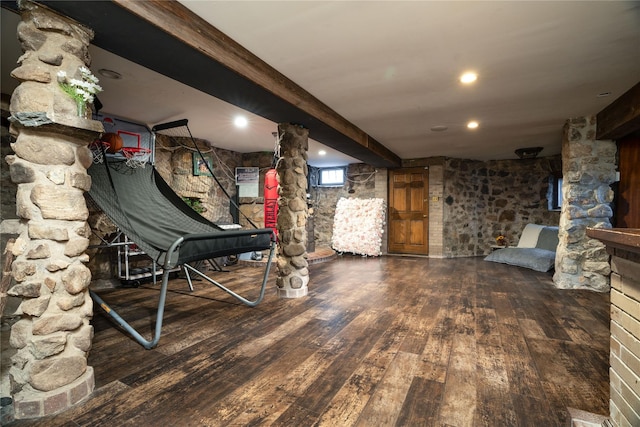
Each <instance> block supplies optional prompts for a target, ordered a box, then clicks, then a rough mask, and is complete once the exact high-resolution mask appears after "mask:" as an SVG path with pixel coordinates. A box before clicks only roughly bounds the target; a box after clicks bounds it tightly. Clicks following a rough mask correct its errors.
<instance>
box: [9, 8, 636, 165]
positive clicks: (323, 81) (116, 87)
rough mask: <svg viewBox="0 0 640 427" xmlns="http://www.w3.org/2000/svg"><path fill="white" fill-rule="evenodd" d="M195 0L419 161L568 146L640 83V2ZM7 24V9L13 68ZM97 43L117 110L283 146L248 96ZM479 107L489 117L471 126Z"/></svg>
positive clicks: (217, 140) (225, 137)
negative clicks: (241, 106)
mask: <svg viewBox="0 0 640 427" xmlns="http://www.w3.org/2000/svg"><path fill="white" fill-rule="evenodd" d="M181 3H182V4H184V5H185V6H187V7H188V8H190V9H191V10H192V11H194V12H195V13H197V14H198V15H200V16H201V17H203V18H204V19H206V20H207V21H208V22H209V23H211V24H212V25H213V26H215V27H217V28H218V29H220V30H221V31H222V32H224V33H226V34H227V35H228V36H230V37H231V38H233V39H234V40H236V41H237V42H239V43H240V44H241V45H243V46H244V47H245V48H247V49H248V50H250V51H251V52H252V53H254V54H255V55H257V56H258V57H260V58H261V59H263V60H264V61H266V62H267V63H268V64H270V65H271V66H272V67H273V68H275V69H276V70H278V71H279V72H281V73H282V74H284V75H285V76H287V77H288V78H290V79H291V80H293V81H294V82H296V83H297V84H298V85H300V86H302V87H303V88H304V89H306V90H307V91H309V92H310V93H311V94H313V95H314V96H315V97H317V98H318V99H319V100H321V101H322V102H324V103H325V104H327V105H328V106H329V107H331V108H332V109H334V110H335V111H337V112H338V113H339V114H341V115H342V116H344V117H345V118H346V119H347V120H349V121H351V122H352V123H354V124H355V125H357V126H358V127H360V128H361V129H362V130H364V131H365V132H366V133H368V134H369V135H371V136H372V137H373V138H375V139H376V140H378V141H379V142H381V143H382V144H383V145H385V146H386V147H387V148H389V149H390V150H392V151H393V152H395V153H396V154H397V155H398V156H400V157H401V158H405V159H407V158H418V157H429V156H450V157H461V158H470V159H484V160H487V159H503V158H515V157H516V156H515V154H514V150H515V149H516V148H519V147H530V146H541V147H544V151H543V152H542V154H541V155H543V156H545V155H551V154H557V153H559V152H560V143H561V134H562V125H563V124H564V122H565V120H566V119H567V118H570V117H577V116H583V115H589V114H596V113H597V112H599V111H600V110H601V109H602V108H603V107H605V106H606V105H608V104H610V103H611V102H612V101H614V100H615V99H616V98H617V97H618V96H620V95H621V94H622V93H624V92H625V91H627V90H628V89H629V88H631V87H632V86H633V85H634V84H635V83H637V82H638V81H640V3H639V2H621V1H611V2H594V1H584V2H583V1H572V2H515V1H514V2H482V1H478V2H456V1H451V2H427V1H383V2H371V1H320V2H316V1H283V2H274V1H181ZM4 14H5V11H3V15H4ZM4 27H5V23H4V17H3V40H2V45H3V49H2V50H3V78H4V75H5V74H4V68H5V64H4V61H5V52H4V51H5V38H6V37H5V33H4V31H5V28H4ZM92 54H93V64H92V69H93V70H94V71H95V70H97V69H99V68H109V69H113V70H116V71H119V72H121V73H122V74H123V75H124V78H123V79H121V80H117V81H108V80H107V79H102V80H101V83H102V84H103V86H104V87H105V92H104V93H103V94H101V95H100V99H101V101H102V102H103V104H104V105H105V108H104V111H105V112H109V113H112V114H120V115H123V116H124V117H127V118H130V119H136V120H139V121H141V122H144V123H148V124H156V123H158V122H162V121H167V120H173V119H180V118H188V119H189V123H190V127H191V130H192V132H193V133H194V135H196V136H198V137H201V138H205V139H208V140H210V141H212V142H213V143H214V145H216V146H218V147H221V148H228V149H232V150H237V151H241V152H248V151H263V150H265V151H267V150H272V149H273V143H274V141H273V137H272V136H271V133H272V132H273V131H275V124H273V123H271V122H268V121H266V120H264V119H261V118H260V117H257V116H253V115H250V114H249V115H248V116H249V118H250V127H249V128H247V129H245V130H242V131H239V130H237V129H235V128H233V127H231V125H230V121H231V117H232V115H233V114H234V113H235V112H238V109H237V108H236V107H233V106H230V105H229V104H225V103H222V102H220V101H217V100H215V99H211V98H210V97H209V96H207V95H205V94H203V93H201V92H198V91H195V90H194V89H191V88H189V87H186V86H184V85H181V84H179V83H176V82H174V81H171V80H168V79H166V78H165V77H163V76H160V75H157V73H155V72H152V71H150V70H147V69H143V68H142V67H139V66H137V65H135V64H133V63H130V62H129V61H126V60H123V59H121V58H114V57H113V56H112V55H111V54H108V53H107V52H105V51H101V50H100V49H97V48H95V49H93V50H92ZM176 66H185V67H188V64H180V63H179V58H176ZM466 70H475V71H476V72H477V73H478V74H479V80H478V82H477V83H476V84H474V85H472V86H469V87H463V86H462V85H461V84H460V83H459V82H458V80H457V79H458V76H459V74H460V73H462V72H463V71H466ZM3 80H4V79H3ZM4 87H5V83H4V81H3V91H4ZM603 92H610V93H611V95H610V96H609V97H597V95H598V94H600V93H603ZM167 99H171V100H172V102H171V103H170V104H169V105H168V104H167V102H166V100H167ZM470 119H475V120H478V121H479V122H480V127H479V129H477V130H475V131H469V130H467V129H466V127H465V124H466V122H467V121H468V120H470ZM437 125H444V126H447V127H448V130H447V131H445V132H433V131H431V130H430V128H431V127H432V126H437ZM310 133H311V136H312V137H313V129H311V130H310ZM320 148H322V147H320V146H319V144H316V143H315V142H313V143H312V145H311V148H310V163H311V164H316V165H322V164H339V163H345V162H349V161H354V160H353V159H350V158H348V157H346V156H340V155H339V153H336V152H334V151H332V150H329V151H330V153H329V156H327V158H328V159H329V160H328V161H326V162H325V163H323V160H322V158H320V157H319V156H318V155H317V151H318V150H319V149H320Z"/></svg>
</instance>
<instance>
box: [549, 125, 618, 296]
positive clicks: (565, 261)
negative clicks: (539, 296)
mask: <svg viewBox="0 0 640 427" xmlns="http://www.w3.org/2000/svg"><path fill="white" fill-rule="evenodd" d="M595 135H596V118H595V117H593V116H592V117H582V118H577V119H570V120H568V121H567V123H566V124H565V127H564V137H563V141H562V174H563V181H562V199H563V200H562V212H561V214H560V227H559V239H560V243H559V245H558V250H557V254H556V270H555V274H554V276H553V281H554V282H555V284H556V286H557V287H558V288H562V289H590V290H595V291H599V292H608V291H609V273H610V272H611V270H610V268H609V256H608V254H607V251H606V248H605V246H604V244H603V243H602V242H600V241H598V240H595V239H591V238H589V237H588V236H587V234H586V229H587V227H595V228H611V222H610V218H611V216H612V215H613V211H612V209H611V206H610V203H611V202H612V201H613V191H612V190H611V188H610V187H609V185H610V184H611V183H613V182H614V181H615V170H616V166H615V165H616V161H615V156H616V145H615V143H614V142H612V141H597V140H596V139H595Z"/></svg>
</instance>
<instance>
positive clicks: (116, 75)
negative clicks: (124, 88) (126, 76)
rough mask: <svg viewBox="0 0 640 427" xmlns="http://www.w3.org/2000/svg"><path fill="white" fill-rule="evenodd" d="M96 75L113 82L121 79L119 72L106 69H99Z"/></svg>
mask: <svg viewBox="0 0 640 427" xmlns="http://www.w3.org/2000/svg"><path fill="white" fill-rule="evenodd" d="M98 74H100V75H101V76H102V77H106V78H108V79H113V80H120V79H121V78H122V74H120V73H119V72H117V71H113V70H108V69H106V68H100V69H99V70H98Z"/></svg>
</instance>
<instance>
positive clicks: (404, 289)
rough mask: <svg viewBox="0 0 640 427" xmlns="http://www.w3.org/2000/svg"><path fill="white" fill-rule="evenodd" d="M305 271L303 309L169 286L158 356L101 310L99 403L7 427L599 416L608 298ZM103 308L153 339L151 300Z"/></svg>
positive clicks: (402, 275)
mask: <svg viewBox="0 0 640 427" xmlns="http://www.w3.org/2000/svg"><path fill="white" fill-rule="evenodd" d="M232 270H233V271H232V272H230V273H215V274H216V275H217V276H218V277H220V276H222V279H221V280H222V281H226V283H227V284H229V286H230V287H232V288H234V289H239V290H242V291H245V292H249V293H251V292H254V293H255V291H256V290H257V286H258V285H257V283H258V281H259V279H258V276H259V275H260V273H261V271H260V269H257V268H252V267H232ZM310 271H311V283H310V286H309V289H310V291H309V296H308V297H306V298H301V299H293V300H284V299H278V298H277V297H276V296H275V295H273V292H268V295H267V297H266V298H265V301H264V302H263V303H262V304H260V305H259V306H258V307H257V308H254V309H251V308H248V307H245V306H242V305H239V304H237V303H235V302H233V301H232V299H231V298H230V297H228V296H227V295H226V294H224V293H223V292H222V291H220V290H218V289H217V288H213V287H210V286H206V285H205V284H204V283H203V282H202V281H197V282H195V283H194V284H195V286H196V291H195V292H194V293H189V292H188V291H187V286H186V283H185V282H184V281H182V280H174V281H173V282H172V283H171V289H172V291H171V292H170V293H169V295H168V304H167V309H166V316H165V326H164V330H163V336H162V338H161V340H160V344H159V346H158V347H157V348H156V349H154V350H144V349H143V348H142V347H141V346H140V345H138V344H136V343H135V342H134V341H132V340H131V339H130V338H129V337H128V336H127V335H126V334H124V333H123V332H121V331H120V330H119V329H117V328H116V327H114V326H113V324H112V322H110V321H109V320H107V319H106V317H105V316H104V315H103V314H102V313H101V312H100V311H99V310H98V309H96V312H95V314H94V320H93V323H94V326H95V339H94V345H93V349H92V350H91V355H90V357H89V364H90V365H91V366H93V367H94V369H95V379H96V391H95V393H94V394H93V396H92V397H90V398H89V399H88V400H87V401H85V402H84V403H82V404H80V405H79V406H76V407H74V408H71V409H70V410H68V411H66V412H65V413H63V414H60V415H57V416H55V417H50V418H48V419H43V420H39V421H37V422H33V421H31V422H27V421H16V422H14V423H13V424H14V425H16V426H27V425H37V426H47V427H50V426H78V425H80V426H102V425H105V426H106V425H108V426H122V425H131V426H252V425H287V426H311V425H321V426H351V425H357V426H393V425H397V426H456V427H464V426H545V427H552V426H565V425H567V424H566V423H567V412H566V408H567V407H574V408H578V409H583V410H586V411H589V412H594V413H599V414H607V413H608V406H609V404H608V400H609V374H608V366H609V365H608V360H609V297H608V295H607V294H597V293H593V292H589V291H561V290H556V289H554V288H553V287H552V283H551V275H550V274H546V273H536V272H533V271H530V270H525V269H521V268H519V267H511V266H505V265H501V264H494V263H489V262H485V261H483V260H482V258H461V259H426V258H411V257H380V258H362V257H359V256H347V255H345V256H343V257H339V258H338V259H336V260H334V261H330V262H327V263H322V264H315V265H312V266H311V267H310ZM212 274H213V273H212ZM272 274H274V277H275V273H272ZM274 282H275V279H273V280H272V281H271V285H270V286H274V285H273V283H274ZM100 294H101V295H102V296H103V297H104V299H105V300H107V301H108V302H110V304H112V305H113V306H114V307H115V308H116V309H117V310H118V309H119V310H121V314H122V315H123V316H124V317H125V318H128V319H135V321H134V324H135V326H136V327H139V328H142V329H143V330H145V331H146V332H149V331H150V330H151V327H152V323H153V314H154V309H153V307H154V305H155V303H156V298H157V294H158V292H157V290H156V288H155V287H154V286H153V285H144V288H141V289H116V290H108V291H101V292H100Z"/></svg>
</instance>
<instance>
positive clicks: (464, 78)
mask: <svg viewBox="0 0 640 427" xmlns="http://www.w3.org/2000/svg"><path fill="white" fill-rule="evenodd" d="M476 80H478V74H476V73H474V72H473V71H467V72H466V73H464V74H462V75H461V76H460V82H461V83H464V84H466V85H468V84H471V83H473V82H475V81H476Z"/></svg>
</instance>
